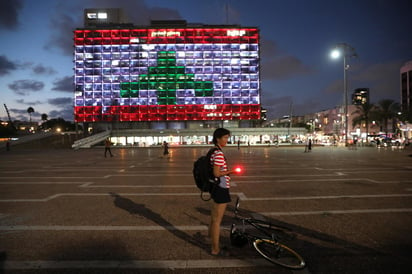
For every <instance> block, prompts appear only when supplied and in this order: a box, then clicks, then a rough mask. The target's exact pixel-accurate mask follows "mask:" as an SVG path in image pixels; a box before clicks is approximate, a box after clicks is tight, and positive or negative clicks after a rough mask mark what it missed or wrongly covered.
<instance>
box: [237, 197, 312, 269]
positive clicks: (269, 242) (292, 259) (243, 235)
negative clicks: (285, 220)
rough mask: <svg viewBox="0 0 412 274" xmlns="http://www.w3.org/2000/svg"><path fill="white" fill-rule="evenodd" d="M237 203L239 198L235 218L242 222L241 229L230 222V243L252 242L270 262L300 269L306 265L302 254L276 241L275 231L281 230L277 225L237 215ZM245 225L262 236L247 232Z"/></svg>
mask: <svg viewBox="0 0 412 274" xmlns="http://www.w3.org/2000/svg"><path fill="white" fill-rule="evenodd" d="M239 203H240V199H239V198H237V200H236V205H235V219H237V220H240V221H241V222H242V229H237V227H236V224H232V226H231V228H230V242H231V244H232V245H234V246H238V247H242V246H244V245H246V244H249V245H251V243H253V247H254V248H255V249H256V251H257V252H258V253H259V254H260V255H261V256H263V257H264V258H265V259H266V260H268V261H270V262H271V263H274V264H278V265H280V266H283V267H286V268H290V269H302V268H304V267H305V266H306V263H305V261H304V260H303V258H302V256H300V255H299V254H298V253H297V252H296V251H294V250H293V249H291V248H290V247H288V246H286V245H284V244H282V243H280V242H279V241H278V239H279V235H277V234H279V233H277V234H276V233H275V232H279V231H282V229H279V226H274V225H273V224H271V223H269V222H266V221H262V220H257V219H253V218H246V217H242V216H239V214H238V213H239ZM247 225H249V226H251V227H253V228H255V229H256V230H258V231H259V232H260V234H263V235H264V236H263V237H262V236H260V235H258V234H252V233H249V232H247V231H246V226H247Z"/></svg>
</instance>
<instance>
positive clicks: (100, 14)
mask: <svg viewBox="0 0 412 274" xmlns="http://www.w3.org/2000/svg"><path fill="white" fill-rule="evenodd" d="M97 18H99V19H107V13H106V12H99V13H98V14H97Z"/></svg>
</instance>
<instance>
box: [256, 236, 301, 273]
mask: <svg viewBox="0 0 412 274" xmlns="http://www.w3.org/2000/svg"><path fill="white" fill-rule="evenodd" d="M253 246H254V247H255V249H256V251H257V252H259V254H260V255H262V256H263V257H264V258H265V259H266V260H268V261H270V262H272V263H274V264H278V265H281V266H283V267H287V268H291V269H301V268H304V267H305V265H306V264H305V261H304V260H303V258H302V257H301V256H300V255H299V254H298V253H296V252H295V251H294V250H292V249H291V248H289V247H287V246H285V245H283V244H281V243H278V242H275V241H273V240H269V239H256V240H255V241H254V242H253Z"/></svg>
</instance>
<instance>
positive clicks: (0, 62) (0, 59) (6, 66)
mask: <svg viewBox="0 0 412 274" xmlns="http://www.w3.org/2000/svg"><path fill="white" fill-rule="evenodd" d="M16 69H17V64H16V63H13V62H12V61H10V60H8V59H7V57H6V56H4V55H0V76H3V75H6V74H9V73H10V72H11V71H13V70H16Z"/></svg>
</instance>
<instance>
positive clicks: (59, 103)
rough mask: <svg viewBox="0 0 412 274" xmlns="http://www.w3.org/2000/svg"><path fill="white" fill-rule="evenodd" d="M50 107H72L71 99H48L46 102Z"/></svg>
mask: <svg viewBox="0 0 412 274" xmlns="http://www.w3.org/2000/svg"><path fill="white" fill-rule="evenodd" d="M47 102H48V103H49V104H50V105H54V106H67V105H69V106H72V105H73V98H71V97H59V98H53V99H49V100H48V101H47Z"/></svg>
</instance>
